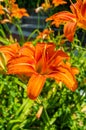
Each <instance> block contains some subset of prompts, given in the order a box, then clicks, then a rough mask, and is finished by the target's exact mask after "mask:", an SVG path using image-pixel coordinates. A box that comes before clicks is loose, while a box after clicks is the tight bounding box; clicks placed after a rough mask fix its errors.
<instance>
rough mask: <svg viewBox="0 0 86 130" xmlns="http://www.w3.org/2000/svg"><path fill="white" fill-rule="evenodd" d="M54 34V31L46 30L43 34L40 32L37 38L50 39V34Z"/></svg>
mask: <svg viewBox="0 0 86 130" xmlns="http://www.w3.org/2000/svg"><path fill="white" fill-rule="evenodd" d="M51 33H53V30H49V29H44V30H43V32H40V33H39V35H38V36H37V39H50V34H51Z"/></svg>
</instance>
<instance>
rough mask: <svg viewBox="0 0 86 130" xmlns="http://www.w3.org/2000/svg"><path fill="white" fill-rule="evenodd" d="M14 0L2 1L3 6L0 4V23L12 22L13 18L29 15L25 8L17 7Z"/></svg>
mask: <svg viewBox="0 0 86 130" xmlns="http://www.w3.org/2000/svg"><path fill="white" fill-rule="evenodd" d="M15 2H16V0H8V2H5V1H4V6H1V5H0V14H4V17H3V18H4V19H1V21H0V22H1V23H6V22H12V21H13V18H14V17H15V18H19V19H21V18H22V17H23V16H29V14H28V13H27V11H26V9H24V8H19V7H18V4H16V3H15Z"/></svg>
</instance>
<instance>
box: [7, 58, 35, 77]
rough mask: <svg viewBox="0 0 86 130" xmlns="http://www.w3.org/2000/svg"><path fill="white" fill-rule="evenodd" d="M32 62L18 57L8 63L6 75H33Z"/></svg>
mask: <svg viewBox="0 0 86 130" xmlns="http://www.w3.org/2000/svg"><path fill="white" fill-rule="evenodd" d="M34 67H35V66H34V60H32V59H29V58H28V57H25V56H23V57H20V58H15V59H13V60H10V61H9V62H8V65H7V68H8V74H28V75H30V74H31V73H34Z"/></svg>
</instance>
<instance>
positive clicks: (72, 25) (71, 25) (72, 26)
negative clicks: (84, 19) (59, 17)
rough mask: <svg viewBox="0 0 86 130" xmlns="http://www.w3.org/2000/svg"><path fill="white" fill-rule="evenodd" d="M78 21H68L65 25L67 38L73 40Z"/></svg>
mask: <svg viewBox="0 0 86 130" xmlns="http://www.w3.org/2000/svg"><path fill="white" fill-rule="evenodd" d="M76 24H77V23H76V22H67V23H66V24H65V26H64V35H65V36H66V38H67V39H68V40H69V41H70V42H72V41H73V38H74V34H75V30H76Z"/></svg>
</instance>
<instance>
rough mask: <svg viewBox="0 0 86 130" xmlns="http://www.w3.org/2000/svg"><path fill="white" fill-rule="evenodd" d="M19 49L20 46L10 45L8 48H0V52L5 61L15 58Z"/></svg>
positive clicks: (16, 44)
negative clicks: (3, 55)
mask: <svg viewBox="0 0 86 130" xmlns="http://www.w3.org/2000/svg"><path fill="white" fill-rule="evenodd" d="M19 49H20V46H19V44H18V43H15V44H11V45H8V46H0V52H2V53H4V54H5V56H6V58H7V61H8V60H10V59H11V58H13V57H15V56H16V54H17V53H18V51H19Z"/></svg>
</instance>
